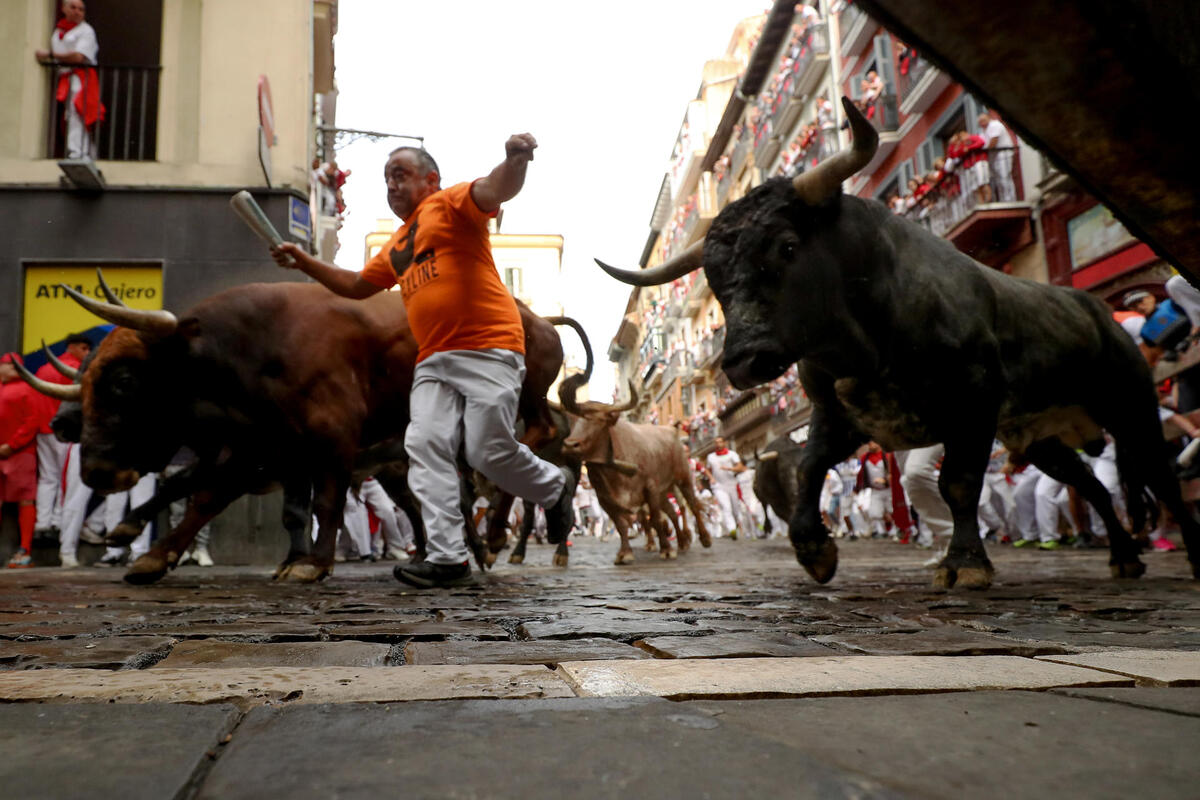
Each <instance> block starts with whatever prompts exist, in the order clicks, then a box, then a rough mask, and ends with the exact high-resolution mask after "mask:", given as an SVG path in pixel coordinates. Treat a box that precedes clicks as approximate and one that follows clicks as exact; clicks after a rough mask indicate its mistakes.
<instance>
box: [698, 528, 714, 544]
mask: <svg viewBox="0 0 1200 800" xmlns="http://www.w3.org/2000/svg"><path fill="white" fill-rule="evenodd" d="M700 546H701V547H712V537H711V536H709V535H708V531H705V532H704V533H702V534H700Z"/></svg>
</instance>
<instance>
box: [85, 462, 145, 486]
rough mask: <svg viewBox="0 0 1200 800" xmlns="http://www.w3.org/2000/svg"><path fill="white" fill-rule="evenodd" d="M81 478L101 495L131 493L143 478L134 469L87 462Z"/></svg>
mask: <svg viewBox="0 0 1200 800" xmlns="http://www.w3.org/2000/svg"><path fill="white" fill-rule="evenodd" d="M79 476H80V478H82V479H83V482H84V483H85V484H87V485H88V486H89V487H90V488H91V489H92V490H93V491H95V492H99V493H100V494H112V493H113V492H126V491H129V490H130V489H132V488H133V486H134V484H136V483H137V482H138V479H139V478H141V477H142V476H141V474H140V473H139V472H138V471H137V470H134V469H116V468H115V467H112V466H110V465H107V464H94V463H92V464H90V463H88V462H87V461H85V462H84V463H83V465H82V466H81V468H80V470H79Z"/></svg>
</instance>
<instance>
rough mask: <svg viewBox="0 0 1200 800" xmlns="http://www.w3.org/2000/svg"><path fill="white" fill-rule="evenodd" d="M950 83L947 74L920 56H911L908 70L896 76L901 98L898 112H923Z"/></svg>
mask: <svg viewBox="0 0 1200 800" xmlns="http://www.w3.org/2000/svg"><path fill="white" fill-rule="evenodd" d="M950 83H951V79H950V76H949V75H947V74H946V73H944V72H942V71H941V70H940V69H938V68H937V67H935V66H933V65H932V64H930V63H929V62H928V61H926V60H925V59H923V58H921V57H920V56H913V61H912V63H911V64H910V65H909V69H908V72H907V73H906V74H903V75H898V76H897V78H896V87H897V88H898V89H899V91H900V97H901V98H902V99H901V101H900V112H901V113H902V114H904V115H905V116H912V115H913V114H924V113H925V112H926V111H927V110H928V109H929V107H930V106H931V105H933V101H934V100H936V99H937V98H938V95H940V94H941V93H942V92H943V91H944V90H945V89H946V87H947V86H949V85H950Z"/></svg>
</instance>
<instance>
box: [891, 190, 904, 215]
mask: <svg viewBox="0 0 1200 800" xmlns="http://www.w3.org/2000/svg"><path fill="white" fill-rule="evenodd" d="M887 204H888V208H890V209H891V210H892V213H893V214H903V213H904V212H905V210H906V205H905V203H904V198H903V197H901V196H900V193H899V192H892V194H891V196H890V197H888V201H887Z"/></svg>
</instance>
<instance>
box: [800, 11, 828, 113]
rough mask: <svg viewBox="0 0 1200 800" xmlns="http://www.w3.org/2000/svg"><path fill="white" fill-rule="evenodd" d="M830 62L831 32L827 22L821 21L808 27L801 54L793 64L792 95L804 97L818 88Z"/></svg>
mask: <svg viewBox="0 0 1200 800" xmlns="http://www.w3.org/2000/svg"><path fill="white" fill-rule="evenodd" d="M828 63H829V33H828V28H827V26H826V23H824V22H820V23H817V24H815V25H812V26H811V27H810V28H809V29H808V32H807V33H806V35H805V42H804V44H803V45H802V46H801V49H800V54H799V55H797V56H796V61H795V63H794V64H793V65H792V75H793V76H794V79H793V81H792V97H795V98H799V99H803V98H805V97H807V96H808V94H809V93H810V92H812V91H813V89H815V88H817V84H819V83H820V82H821V76H822V75H823V74H824V73H825V66H826V65H827V64H828Z"/></svg>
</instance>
